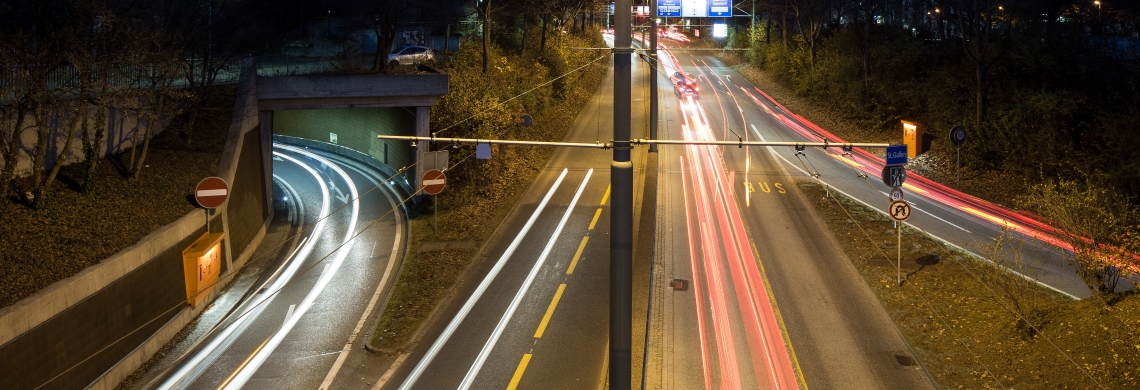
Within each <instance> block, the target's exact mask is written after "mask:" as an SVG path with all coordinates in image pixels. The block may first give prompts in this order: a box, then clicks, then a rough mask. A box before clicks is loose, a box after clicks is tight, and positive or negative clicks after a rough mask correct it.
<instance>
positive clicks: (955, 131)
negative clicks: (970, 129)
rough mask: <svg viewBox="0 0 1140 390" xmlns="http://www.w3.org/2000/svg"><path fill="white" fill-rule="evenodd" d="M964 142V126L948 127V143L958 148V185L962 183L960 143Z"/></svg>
mask: <svg viewBox="0 0 1140 390" xmlns="http://www.w3.org/2000/svg"><path fill="white" fill-rule="evenodd" d="M963 142H966V128H964V127H962V126H954V127H951V128H950V143H952V144H954V148H955V149H958V186H961V185H962V143H963Z"/></svg>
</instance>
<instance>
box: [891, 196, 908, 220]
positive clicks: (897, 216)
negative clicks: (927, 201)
mask: <svg viewBox="0 0 1140 390" xmlns="http://www.w3.org/2000/svg"><path fill="white" fill-rule="evenodd" d="M910 211H911V208H910V203H907V202H906V201H905V200H901V199H900V200H896V201H893V202H891V205H890V206H889V207H887V214H890V215H891V218H894V220H896V221H899V222H902V221H905V220H908V219H910Z"/></svg>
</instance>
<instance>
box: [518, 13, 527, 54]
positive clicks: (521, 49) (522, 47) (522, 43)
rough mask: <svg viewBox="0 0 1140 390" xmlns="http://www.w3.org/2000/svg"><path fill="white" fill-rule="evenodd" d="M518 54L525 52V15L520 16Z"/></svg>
mask: <svg viewBox="0 0 1140 390" xmlns="http://www.w3.org/2000/svg"><path fill="white" fill-rule="evenodd" d="M519 54H526V16H525V15H524V16H523V17H522V42H521V43H520V44H519Z"/></svg>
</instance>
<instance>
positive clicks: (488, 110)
mask: <svg viewBox="0 0 1140 390" xmlns="http://www.w3.org/2000/svg"><path fill="white" fill-rule="evenodd" d="M605 58H609V54H606V55H602V56H598V58H595V59H593V60H590V61H589V62H587V63H585V64H582V66H579V67H577V68H574V69H571V70H569V71H567V72H566V73H563V74H561V75H558V76H557V77H554V78H552V79H550V80H547V81H546V82H544V83H542V84H539V85H537V86H534V87H533V88H531V89H528V90H526V91H523V92H522V93H520V94H518V95H515V96H511V97H510V98H508V99H507V100H503V101H501V102H498V103H495V104H494V105H493V106H491V108H488V109H486V110H483V111H479V112H476V113H474V114H471V116H468V117H466V118H463V119H461V120H459V121H458V122H455V123H452V124H450V125H448V126H447V127H444V128H443V129H440V130H436V131H434V132H432V134H439V133H442V132H445V131H448V130H451V129H452V128H454V127H455V126H459V125H460V124H463V123H465V122H467V121H469V120H471V119H474V118H475V117H478V116H480V115H484V114H486V113H488V112H491V111H492V110H495V109H498V108H499V107H502V106H503V105H504V104H507V103H509V102H511V101H513V100H515V99H518V98H520V97H523V96H525V95H527V94H529V93H531V92H534V91H535V90H537V89H539V88H542V87H545V86H547V85H550V84H551V83H553V82H555V81H558V80H559V79H561V78H563V77H566V76H569V75H571V74H573V73H575V72H577V71H579V70H582V68H585V67H587V66H589V65H591V64H593V63H595V62H598V61H600V60H602V59H605Z"/></svg>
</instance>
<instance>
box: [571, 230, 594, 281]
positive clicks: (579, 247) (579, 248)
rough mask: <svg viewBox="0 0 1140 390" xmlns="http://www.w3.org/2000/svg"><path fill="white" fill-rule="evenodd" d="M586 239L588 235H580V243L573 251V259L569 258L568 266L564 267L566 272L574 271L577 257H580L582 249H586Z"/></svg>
mask: <svg viewBox="0 0 1140 390" xmlns="http://www.w3.org/2000/svg"><path fill="white" fill-rule="evenodd" d="M586 241H590V236H585V237H582V243H581V244H578V251H577V252H574V260H570V267H569V268H566V274H567V275H570V274H573V273H574V267H577V266H578V258H580V257H582V250H584V249H586Z"/></svg>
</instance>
